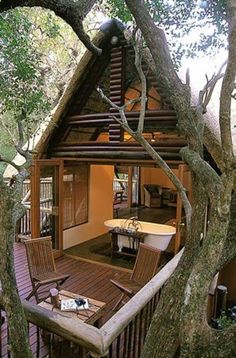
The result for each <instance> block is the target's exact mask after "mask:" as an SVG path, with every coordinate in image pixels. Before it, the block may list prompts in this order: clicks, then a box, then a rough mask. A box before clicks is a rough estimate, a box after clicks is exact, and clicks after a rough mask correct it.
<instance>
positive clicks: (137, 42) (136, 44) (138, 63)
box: [133, 31, 147, 133]
mask: <svg viewBox="0 0 236 358" xmlns="http://www.w3.org/2000/svg"><path fill="white" fill-rule="evenodd" d="M135 38H136V39H135ZM133 48H134V53H135V67H136V69H137V72H138V75H139V78H140V81H141V88H142V92H141V103H140V104H141V108H140V112H139V120H138V128H137V131H138V132H139V133H142V132H143V127H144V119H145V111H146V102H147V81H146V77H145V75H144V72H143V69H142V55H141V51H142V38H141V34H140V32H139V31H138V32H136V36H135V34H134V41H133Z"/></svg>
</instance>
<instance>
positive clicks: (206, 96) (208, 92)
mask: <svg viewBox="0 0 236 358" xmlns="http://www.w3.org/2000/svg"><path fill="white" fill-rule="evenodd" d="M225 65H226V61H225V62H224V63H223V64H222V65H221V66H220V68H219V70H218V72H217V74H216V75H215V74H214V75H213V76H212V78H211V79H210V80H208V78H207V83H206V85H205V86H204V88H203V89H202V90H201V91H200V92H199V97H198V106H201V107H202V110H203V113H205V112H206V111H207V110H206V107H207V105H208V103H209V102H210V99H211V97H212V94H213V91H214V88H215V86H216V84H217V82H218V81H219V80H220V79H221V78H222V77H223V76H224V75H223V73H222V70H223V68H224V66H225Z"/></svg>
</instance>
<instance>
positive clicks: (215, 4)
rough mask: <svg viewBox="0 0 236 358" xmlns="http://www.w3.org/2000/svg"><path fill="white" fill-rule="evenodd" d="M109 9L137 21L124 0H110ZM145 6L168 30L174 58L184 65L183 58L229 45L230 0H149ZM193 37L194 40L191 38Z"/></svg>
mask: <svg viewBox="0 0 236 358" xmlns="http://www.w3.org/2000/svg"><path fill="white" fill-rule="evenodd" d="M106 3H107V11H109V12H110V14H112V16H115V17H118V18H119V19H121V20H122V21H124V22H125V23H126V22H127V21H133V18H132V14H131V13H130V11H129V9H128V8H127V6H124V2H123V1H122V0H107V1H106ZM144 4H145V7H146V8H147V10H148V12H149V13H150V15H151V16H152V18H153V21H154V23H155V24H156V25H157V26H159V27H161V28H163V29H164V30H165V33H166V36H167V41H168V43H169V48H170V52H171V55H172V59H173V60H174V62H175V64H176V66H180V64H181V60H182V58H183V57H191V58H193V57H196V56H199V55H201V54H204V55H205V54H206V53H208V54H209V55H211V56H214V55H215V51H217V50H218V49H219V48H222V47H225V46H226V41H225V35H226V33H227V30H228V25H227V22H226V21H225V16H226V0H220V1H215V0H214V1H209V0H201V1H195V0H188V1H186V0H174V1H166V0H147V1H145V2H144ZM189 39H190V40H189Z"/></svg>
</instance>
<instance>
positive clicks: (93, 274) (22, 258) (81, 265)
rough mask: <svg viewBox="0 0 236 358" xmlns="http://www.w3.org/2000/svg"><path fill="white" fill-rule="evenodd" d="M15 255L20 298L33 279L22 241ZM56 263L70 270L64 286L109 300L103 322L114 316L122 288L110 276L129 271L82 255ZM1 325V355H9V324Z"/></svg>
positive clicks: (32, 339)
mask: <svg viewBox="0 0 236 358" xmlns="http://www.w3.org/2000/svg"><path fill="white" fill-rule="evenodd" d="M14 256H15V270H16V277H17V284H18V290H19V294H20V296H21V298H23V299H24V298H25V297H26V296H27V295H28V294H29V292H30V291H31V281H30V277H29V272H28V267H27V260H26V255H25V248H24V245H23V244H21V243H16V244H15V250H14ZM56 266H57V269H58V271H60V272H62V273H68V274H70V277H69V279H68V280H67V281H66V282H65V283H64V284H63V288H64V289H65V290H68V291H71V292H74V293H78V294H81V295H84V296H87V297H91V298H94V299H96V300H99V301H103V302H105V303H106V308H105V311H104V317H103V318H102V324H104V322H105V321H106V320H107V319H109V318H110V317H111V316H112V311H111V308H112V307H113V305H114V303H115V301H116V299H118V296H119V295H120V292H119V290H117V289H116V288H115V287H114V286H113V285H112V284H111V283H110V278H112V277H114V275H115V274H116V273H120V274H121V275H122V276H127V275H128V274H127V273H125V272H121V271H120V270H118V269H111V268H109V267H103V266H101V265H97V264H93V263H90V262H84V261H81V260H79V259H78V260H75V259H72V258H70V257H67V256H66V255H64V256H63V257H61V258H59V259H57V260H56ZM1 329H2V356H3V357H5V356H7V355H6V354H7V351H6V345H7V342H6V337H7V330H6V324H4V325H3V326H2V327H1ZM35 332H36V328H35V327H33V329H31V330H30V342H31V345H32V350H33V352H35V350H36V333H35ZM45 353H46V352H45ZM0 357H1V354H0Z"/></svg>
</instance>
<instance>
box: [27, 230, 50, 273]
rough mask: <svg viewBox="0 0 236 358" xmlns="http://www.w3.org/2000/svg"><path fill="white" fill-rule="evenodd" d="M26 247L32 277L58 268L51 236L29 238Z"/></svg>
mask: <svg viewBox="0 0 236 358" xmlns="http://www.w3.org/2000/svg"><path fill="white" fill-rule="evenodd" d="M25 248H26V255H27V260H28V265H29V272H30V276H31V278H33V277H35V276H37V275H39V274H45V273H48V272H53V271H55V270H56V268H55V262H54V257H53V252H52V240H51V236H46V237H42V238H39V239H30V240H27V241H25Z"/></svg>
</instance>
